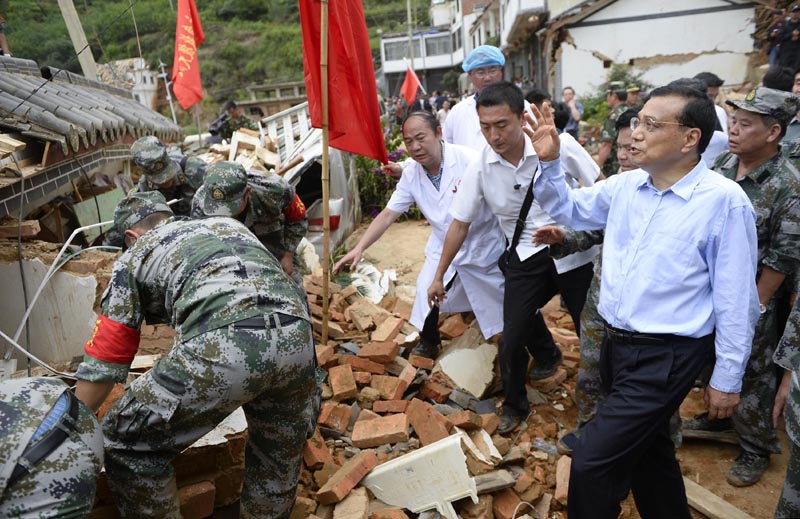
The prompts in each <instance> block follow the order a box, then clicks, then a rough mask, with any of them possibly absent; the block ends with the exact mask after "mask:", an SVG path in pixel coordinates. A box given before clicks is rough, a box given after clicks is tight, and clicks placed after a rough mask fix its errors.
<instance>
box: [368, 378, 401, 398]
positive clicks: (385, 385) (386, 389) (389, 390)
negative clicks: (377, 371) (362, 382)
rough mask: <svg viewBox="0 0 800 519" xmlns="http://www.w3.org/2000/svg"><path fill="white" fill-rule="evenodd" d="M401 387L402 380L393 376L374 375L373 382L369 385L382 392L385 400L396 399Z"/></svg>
mask: <svg viewBox="0 0 800 519" xmlns="http://www.w3.org/2000/svg"><path fill="white" fill-rule="evenodd" d="M399 385H400V379H399V378H397V377H393V376H391V375H373V377H372V381H371V382H370V383H369V386H370V387H371V388H374V389H377V390H378V392H380V394H381V398H383V399H384V400H392V399H394V396H395V394H396V393H397V387H398V386H399Z"/></svg>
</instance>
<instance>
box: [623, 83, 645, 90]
mask: <svg viewBox="0 0 800 519" xmlns="http://www.w3.org/2000/svg"><path fill="white" fill-rule="evenodd" d="M625 90H626V91H628V92H641V90H642V89H641V88H639V85H637V84H635V83H634V84H631V85H628V88H626V89H625Z"/></svg>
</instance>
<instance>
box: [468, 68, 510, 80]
mask: <svg viewBox="0 0 800 519" xmlns="http://www.w3.org/2000/svg"><path fill="white" fill-rule="evenodd" d="M502 70H503V67H481V68H476V69H474V70H472V71H470V75H471V76H476V77H479V78H484V77H487V76H494V75H495V74H499V73H500V72H501V71H502Z"/></svg>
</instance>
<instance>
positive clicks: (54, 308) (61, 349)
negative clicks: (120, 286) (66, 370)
mask: <svg viewBox="0 0 800 519" xmlns="http://www.w3.org/2000/svg"><path fill="white" fill-rule="evenodd" d="M57 252H58V246H57V245H55V244H51V243H45V242H29V243H24V244H23V256H24V258H23V266H24V270H25V281H26V286H27V289H28V300H29V301H30V300H31V299H32V298H33V296H34V294H35V292H36V290H37V288H38V287H39V284H40V283H41V282H42V280H43V279H44V276H45V274H46V273H47V270H48V269H49V267H50V265H51V264H52V262H53V259H54V258H55V255H56V254H57ZM115 256H116V255H115V254H112V253H106V252H98V251H90V252H88V253H85V254H83V255H82V256H81V257H80V258H78V259H76V260H73V261H71V262H69V263H67V264H66V265H65V267H64V268H62V269H61V270H59V271H58V272H57V273H56V274H55V275H54V276H53V278H52V279H51V280H50V282H49V283H48V284H47V285H46V286H45V288H44V289H43V290H42V294H41V296H40V297H39V300H38V301H37V302H36V305H35V306H34V309H33V312H32V313H31V317H30V338H31V353H33V354H34V355H36V356H37V357H39V358H40V359H42V360H43V361H45V362H51V363H64V362H69V361H70V360H71V359H72V358H73V357H75V356H79V355H83V345H84V343H85V342H86V341H87V340H88V339H89V337H91V335H92V330H93V329H94V322H95V320H96V318H97V314H96V313H95V311H94V308H95V305H96V302H97V300H98V294H99V293H100V291H101V289H102V286H104V285H105V281H106V280H107V279H108V272H107V270H108V269H110V267H111V265H112V264H113V261H114V258H115ZM16 257H17V248H16V243H14V242H12V241H10V240H9V241H3V242H2V243H0V287H2V290H3V296H2V297H0V329H2V330H3V332H5V333H6V334H7V335H9V336H12V337H13V335H14V333H15V331H16V329H17V326H19V323H20V320H21V319H22V316H23V315H24V312H25V304H24V299H23V292H22V281H21V277H20V271H19V263H18V262H17V260H16ZM98 279H99V280H100V281H101V285H100V286H99V285H98ZM18 342H19V343H20V344H21V345H22V346H24V345H25V332H24V331H23V333H22V335H21V336H20V339H19V341H18ZM0 344H2V347H0V351H2V352H5V347H6V345H5V341H0ZM13 358H16V359H18V360H19V364H18V366H19V368H18V369H23V367H24V366H25V362H24V360H23V359H24V357H23V356H22V354H15V355H14V357H13Z"/></svg>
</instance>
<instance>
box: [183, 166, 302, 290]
mask: <svg viewBox="0 0 800 519" xmlns="http://www.w3.org/2000/svg"><path fill="white" fill-rule="evenodd" d="M247 187H249V188H250V196H249V199H248V202H247V207H245V209H244V211H243V212H242V213H241V214H239V215H236V213H237V212H238V211H240V210H241V206H242V203H243V201H244V199H243V197H244V192H245V190H246V188H247ZM191 214H192V218H205V217H208V216H232V217H235V218H236V219H238V220H239V221H240V222H242V223H243V224H244V225H245V227H247V228H248V229H250V231H251V232H252V233H253V234H255V235H256V238H258V239H259V241H260V242H261V243H262V244H264V246H265V247H266V248H267V250H269V251H270V252H271V253H272V254H273V256H275V257H276V258H277V259H278V260H279V261H280V260H281V258H283V256H284V255H285V254H286V253H287V252H291V253H294V251H295V250H297V246H298V245H299V244H300V240H302V239H303V237H304V236H305V235H306V233H307V232H308V217H307V216H306V207H305V205H303V202H302V200H300V197H298V196H297V195H296V194H295V191H294V188H293V187H292V186H291V185H289V183H288V182H286V181H285V180H284V179H283V177H281V176H279V175H267V176H265V175H258V174H252V173H250V174H247V173H246V172H245V170H244V168H243V167H242V166H241V165H239V164H236V163H233V162H219V163H217V164H214V165H212V166H211V167H209V168H208V175H207V177H206V179H205V181H204V183H203V185H202V186H200V188H199V189H198V190H197V195H196V196H195V198H194V200H193V202H192V213H191ZM294 265H295V269H294V271H293V272H292V279H293V280H294V281H295V282H296V283H298V285H299V286H301V287H302V277H301V276H300V271H299V268H298V267H299V263H298V262H297V259H294Z"/></svg>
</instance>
